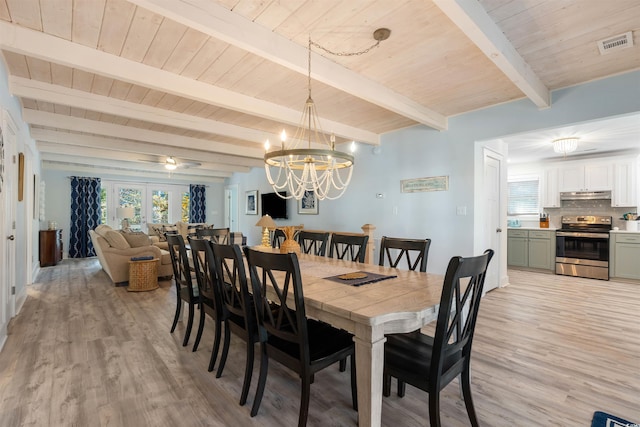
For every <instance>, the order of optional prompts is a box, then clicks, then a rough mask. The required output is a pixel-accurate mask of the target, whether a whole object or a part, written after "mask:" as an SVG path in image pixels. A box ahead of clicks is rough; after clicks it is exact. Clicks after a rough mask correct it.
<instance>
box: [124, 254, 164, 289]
mask: <svg viewBox="0 0 640 427" xmlns="http://www.w3.org/2000/svg"><path fill="white" fill-rule="evenodd" d="M158 261H159V259H158V258H154V259H150V260H140V261H129V286H128V287H127V291H129V292H140V291H152V290H154V289H158V287H159V286H158Z"/></svg>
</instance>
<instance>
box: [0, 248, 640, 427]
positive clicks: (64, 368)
mask: <svg viewBox="0 0 640 427" xmlns="http://www.w3.org/2000/svg"><path fill="white" fill-rule="evenodd" d="M509 274H510V277H511V283H512V284H511V285H510V286H508V287H506V288H503V289H497V290H494V291H492V292H490V293H489V294H488V295H487V296H486V297H485V298H484V299H483V301H482V304H481V307H480V315H479V320H478V324H477V329H476V340H475V342H474V351H473V353H474V354H473V359H472V369H473V374H472V388H473V394H474V399H475V404H476V409H477V412H478V415H479V418H480V422H481V424H482V425H483V426H497V427H499V426H589V425H590V422H591V417H592V414H593V412H594V411H596V410H604V411H607V412H610V413H613V414H616V415H618V416H621V417H623V418H626V419H628V420H630V421H635V422H639V421H640V320H639V313H640V285H638V284H629V283H618V282H614V281H609V282H606V281H597V280H587V279H576V278H570V277H563V276H554V275H548V274H538V273H531V272H523V271H510V272H509ZM174 307H175V291H174V289H173V286H172V284H171V282H168V281H167V282H161V287H160V289H157V290H155V291H152V292H143V293H128V292H127V291H126V288H124V287H118V288H115V287H113V286H112V285H111V284H110V282H109V280H108V278H107V276H106V274H105V273H104V272H102V271H101V270H100V267H99V265H98V263H97V261H96V260H91V259H90V260H82V261H69V260H65V261H64V262H62V263H61V264H60V265H58V266H56V267H49V268H45V269H43V270H42V272H41V274H40V275H39V277H38V281H37V283H35V284H34V285H33V286H30V287H29V290H28V298H27V301H26V303H25V304H24V307H23V308H22V310H21V312H20V313H19V315H18V316H16V317H15V318H14V319H13V320H12V321H11V324H10V326H9V337H8V340H7V343H6V345H5V347H4V349H3V350H2V352H0V425H1V426H24V425H32V426H136V427H137V426H176V425H183V426H293V425H296V422H297V417H298V404H299V381H298V380H297V379H296V378H295V377H294V376H292V375H291V374H290V372H289V371H288V370H286V369H283V368H280V367H279V366H278V365H277V364H276V363H272V364H271V366H270V372H269V378H268V380H267V388H266V391H265V396H264V399H263V402H262V406H261V408H260V413H259V414H258V416H257V417H255V418H250V417H249V410H250V405H251V403H252V401H253V393H254V390H255V382H256V379H257V369H258V363H256V368H255V369H256V370H255V374H254V381H253V386H252V388H251V392H250V395H249V396H250V397H249V402H248V404H247V405H246V406H244V407H241V406H239V405H238V399H239V396H240V388H241V385H242V377H243V369H244V354H245V353H244V352H245V347H244V343H243V342H242V341H241V340H239V339H237V338H236V337H232V348H231V352H230V357H229V360H228V361H227V366H226V368H225V372H224V375H223V376H222V378H219V379H216V378H215V375H214V374H213V373H209V372H207V370H206V367H207V364H208V359H209V355H210V352H211V344H212V342H213V334H212V332H211V328H207V331H206V333H205V335H204V337H203V340H202V342H201V346H200V349H199V350H198V351H197V352H195V353H192V352H191V347H190V346H189V347H182V345H181V342H182V336H183V332H184V324H183V322H181V323H180V324H179V326H178V328H177V330H176V332H175V333H174V334H170V333H169V328H170V326H171V321H172V318H173V313H174ZM196 315H199V313H196ZM208 326H210V327H211V326H212V322H209V323H208ZM428 328H429V327H427V329H428ZM194 337H195V331H194V334H193V335H192V339H191V343H193V339H194ZM191 343H190V344H191ZM349 390H350V389H349V375H348V372H347V373H340V372H339V371H338V368H337V366H336V367H335V368H334V367H331V368H329V369H327V370H325V371H324V372H322V373H320V374H319V375H317V377H316V381H315V383H314V384H313V386H312V397H311V404H310V416H309V426H323V427H324V426H355V425H356V422H357V414H356V413H355V412H354V411H353V410H352V409H351V407H350V391H349ZM441 401H442V409H441V411H442V418H443V425H445V426H453V427H457V426H468V425H469V424H468V421H467V416H466V413H465V410H464V405H463V403H462V401H461V400H460V398H459V392H458V386H457V383H456V382H454V383H452V384H451V385H449V386H448V387H447V388H446V389H445V390H444V391H443V395H442V397H441ZM426 402H427V396H426V394H424V393H423V392H421V391H419V390H417V389H414V388H412V387H408V388H407V395H406V397H405V398H403V399H398V398H397V396H395V395H392V396H391V397H390V398H385V399H384V400H383V409H382V417H383V419H382V424H383V425H385V426H398V427H399V426H403V427H404V426H408V427H412V426H427V425H429V422H428V421H427V419H428V413H427V403H426Z"/></svg>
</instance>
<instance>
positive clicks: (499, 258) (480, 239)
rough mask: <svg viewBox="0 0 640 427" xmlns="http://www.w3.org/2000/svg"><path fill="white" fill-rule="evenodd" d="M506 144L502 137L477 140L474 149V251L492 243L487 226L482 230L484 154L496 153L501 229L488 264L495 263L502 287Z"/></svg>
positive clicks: (486, 208)
mask: <svg viewBox="0 0 640 427" xmlns="http://www.w3.org/2000/svg"><path fill="white" fill-rule="evenodd" d="M507 150H508V148H507V144H506V143H504V142H503V141H502V140H500V139H498V140H496V139H494V140H490V141H476V143H475V150H474V171H475V172H474V211H475V212H476V215H474V224H473V228H474V239H473V249H474V253H482V252H483V251H484V250H485V249H487V248H489V247H490V246H491V244H492V242H491V238H490V234H489V230H485V231H483V230H484V228H485V222H486V221H485V219H486V217H487V215H490V214H491V212H492V211H491V208H490V207H489V206H487V204H486V200H485V183H484V179H485V178H484V174H485V156H486V154H487V153H491V154H492V156H493V157H496V156H497V157H498V158H499V159H500V160H501V161H500V179H499V181H500V182H499V184H498V185H499V187H500V188H499V189H498V191H499V194H500V208H499V212H500V216H499V220H498V227H499V228H500V229H501V230H502V232H501V233H500V238H499V240H498V245H499V246H498V247H497V248H492V249H494V251H495V254H494V258H493V260H492V261H491V264H492V266H490V268H491V267H493V265H497V266H496V267H493V268H497V270H496V271H497V272H498V273H497V276H498V285H497V287H499V288H501V287H503V286H506V285H507V284H508V283H509V278H508V275H507V251H506V249H507V162H506V159H507V154H508V151H507Z"/></svg>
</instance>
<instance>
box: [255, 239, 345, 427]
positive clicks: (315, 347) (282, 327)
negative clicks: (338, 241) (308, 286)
mask: <svg viewBox="0 0 640 427" xmlns="http://www.w3.org/2000/svg"><path fill="white" fill-rule="evenodd" d="M245 254H246V256H247V261H248V263H249V271H250V276H251V285H252V290H253V297H254V302H255V308H256V317H257V319H258V328H259V333H260V337H261V342H260V354H261V358H260V378H259V380H258V386H257V389H256V397H255V399H254V401H253V408H252V409H251V416H255V415H256V414H257V413H258V409H259V408H260V402H261V401H262V396H263V393H264V387H265V382H266V380H267V372H268V367H269V359H274V360H275V361H277V362H279V363H281V364H282V365H284V366H285V367H287V368H289V369H291V370H293V371H294V372H295V373H297V374H298V375H299V376H300V378H301V380H302V392H301V397H300V414H299V417H298V426H299V427H303V426H305V425H306V424H307V417H308V415H309V398H310V390H311V383H312V382H313V378H314V374H315V373H316V372H318V371H320V370H321V369H324V368H326V367H328V366H330V365H332V364H334V363H336V362H339V361H340V360H342V359H345V358H346V357H347V356H351V398H352V404H353V408H354V409H356V410H357V394H356V393H357V392H356V377H355V357H354V352H355V346H354V343H353V336H352V335H351V334H349V333H348V332H346V331H343V330H340V329H336V328H334V327H332V326H330V325H328V324H326V323H323V322H319V321H317V320H313V319H308V318H307V316H306V312H305V304H304V295H303V292H302V278H301V276H300V266H299V264H298V257H297V255H296V254H294V253H288V254H278V253H266V252H260V251H256V250H253V249H250V248H245Z"/></svg>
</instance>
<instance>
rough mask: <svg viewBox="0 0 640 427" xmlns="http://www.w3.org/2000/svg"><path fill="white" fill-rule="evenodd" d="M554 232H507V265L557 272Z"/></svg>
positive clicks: (510, 230)
mask: <svg viewBox="0 0 640 427" xmlns="http://www.w3.org/2000/svg"><path fill="white" fill-rule="evenodd" d="M555 259H556V232H555V231H554V230H514V229H509V230H507V264H508V265H509V266H512V267H527V268H537V269H540V270H555Z"/></svg>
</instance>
